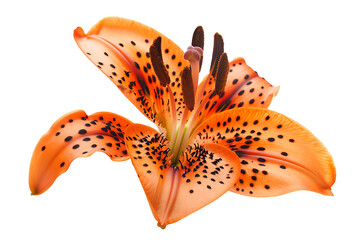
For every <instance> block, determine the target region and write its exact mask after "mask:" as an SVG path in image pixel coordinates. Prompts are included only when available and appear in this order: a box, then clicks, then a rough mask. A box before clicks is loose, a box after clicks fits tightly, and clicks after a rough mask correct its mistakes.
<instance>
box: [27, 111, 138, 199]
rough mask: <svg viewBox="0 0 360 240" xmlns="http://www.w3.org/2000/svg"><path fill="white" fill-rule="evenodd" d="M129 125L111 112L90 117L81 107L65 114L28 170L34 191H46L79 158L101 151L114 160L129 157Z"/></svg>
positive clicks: (39, 147) (42, 141)
mask: <svg viewBox="0 0 360 240" xmlns="http://www.w3.org/2000/svg"><path fill="white" fill-rule="evenodd" d="M130 124H132V122H130V121H129V120H127V119H126V118H123V117H121V116H119V115H116V114H113V113H109V112H98V113H95V114H92V115H90V116H87V115H86V113H85V112H84V111H81V110H78V111H74V112H71V113H68V114H66V115H64V116H62V117H61V118H60V119H58V120H57V121H56V122H55V123H54V124H53V125H52V127H51V128H50V130H49V131H48V132H47V133H46V134H45V135H43V136H42V138H41V139H40V140H39V142H38V144H37V146H36V147H35V150H34V153H33V156H32V159H31V164H30V173H29V185H30V190H31V192H32V194H41V193H43V192H45V191H46V190H47V189H48V188H49V187H50V186H51V185H52V184H53V183H54V181H55V180H56V178H57V177H58V176H60V175H61V174H63V173H64V172H66V171H67V169H68V168H69V166H70V164H71V162H72V161H73V160H74V159H76V158H78V157H88V156H90V155H92V154H93V153H94V152H96V151H101V152H104V153H106V154H107V155H108V156H109V157H110V158H111V159H112V160H113V161H124V160H127V159H129V155H128V153H127V150H126V147H125V144H124V141H123V140H124V135H123V132H124V130H125V129H126V128H127V126H128V125H130Z"/></svg>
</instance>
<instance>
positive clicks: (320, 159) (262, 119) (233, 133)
mask: <svg viewBox="0 0 360 240" xmlns="http://www.w3.org/2000/svg"><path fill="white" fill-rule="evenodd" d="M192 138H193V139H192V140H191V139H190V140H189V141H196V142H198V143H200V144H203V143H208V142H213V143H218V144H221V145H224V146H226V147H228V148H229V149H231V150H232V151H234V152H236V153H237V155H238V156H239V162H241V164H242V166H241V177H240V178H239V179H238V182H237V184H236V186H235V187H234V188H233V189H232V191H234V192H238V193H241V194H245V195H251V196H276V195H281V194H284V193H288V192H292V191H296V190H310V191H314V192H318V193H321V194H325V195H332V193H331V191H330V189H331V186H332V185H333V184H334V182H335V175H336V173H335V167H334V163H333V160H332V157H331V155H330V154H329V152H328V151H327V149H326V148H325V146H324V145H323V144H322V143H321V142H320V141H319V140H318V139H317V138H316V137H315V136H314V135H313V134H312V133H311V132H310V131H308V130H307V129H306V128H304V127H303V126H301V125H300V124H299V123H297V122H295V121H294V120H291V119H289V118H288V117H286V116H284V115H282V114H280V113H276V112H273V111H270V110H267V109H261V108H239V109H233V110H229V111H225V112H222V113H219V114H216V115H214V116H212V117H210V118H209V119H208V120H206V121H205V122H203V123H202V124H201V125H200V126H199V127H198V128H197V129H196V130H195V131H194V133H193V135H192Z"/></svg>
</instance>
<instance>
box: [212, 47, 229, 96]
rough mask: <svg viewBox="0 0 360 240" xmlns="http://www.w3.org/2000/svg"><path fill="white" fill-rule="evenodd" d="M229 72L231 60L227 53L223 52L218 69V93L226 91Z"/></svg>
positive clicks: (216, 83) (216, 81)
mask: <svg viewBox="0 0 360 240" xmlns="http://www.w3.org/2000/svg"><path fill="white" fill-rule="evenodd" d="M228 73H229V61H228V57H227V54H226V53H223V54H222V55H221V57H220V60H219V64H218V68H217V71H216V78H215V92H216V94H217V95H221V94H222V93H223V92H224V89H225V86H226V80H227V76H228Z"/></svg>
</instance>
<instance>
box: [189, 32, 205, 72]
mask: <svg viewBox="0 0 360 240" xmlns="http://www.w3.org/2000/svg"><path fill="white" fill-rule="evenodd" d="M191 45H192V46H194V47H200V48H201V49H203V50H204V29H203V28H202V26H198V27H197V28H196V29H195V31H194V34H193V38H192V42H191ZM202 62H203V56H201V58H200V62H199V64H200V66H199V72H200V71H201V66H202Z"/></svg>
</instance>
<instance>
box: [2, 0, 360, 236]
mask: <svg viewBox="0 0 360 240" xmlns="http://www.w3.org/2000/svg"><path fill="white" fill-rule="evenodd" d="M250 2H251V3H250ZM359 9H360V8H359V7H358V6H357V4H356V1H337V2H335V1H298V3H295V1H291V3H290V1H262V2H259V1H248V2H244V1H236V2H235V1H233V2H230V1H206V2H205V1H204V2H202V3H197V2H196V1H164V2H156V1H150V0H149V1H144V2H139V1H122V0H117V1H105V0H98V1H94V2H92V1H83V2H81V1H75V0H74V1H68V2H66V1H42V2H40V1H34V0H32V1H8V2H7V3H2V4H1V9H0V20H1V21H0V24H1V33H0V34H1V37H0V43H1V44H0V68H1V71H0V81H1V85H0V106H1V118H0V126H1V132H0V137H1V138H0V141H1V144H0V146H1V153H0V189H1V191H0V220H1V223H0V239H39V240H40V239H145V238H146V239H168V240H169V239H228V238H231V239H359V238H360V233H359V216H360V194H359V191H360V177H359V175H360V174H359V173H360V163H359V133H360V131H359V128H360V127H359V117H358V114H357V112H358V111H359V97H358V96H359V95H358V94H359V86H360V84H359V82H360V78H359V69H360V67H359V66H360V61H359V56H360V47H359V44H360V37H359V30H360V28H359V25H360V14H359ZM106 16H121V17H126V18H130V19H133V20H136V21H139V22H142V23H145V24H147V25H149V26H151V27H154V28H155V29H157V30H159V31H160V32H162V33H164V34H165V35H167V36H168V37H169V38H171V39H172V40H174V41H175V42H176V43H177V44H178V45H179V46H180V47H181V48H183V49H185V48H186V47H187V46H188V45H189V44H190V41H191V37H192V32H193V30H194V29H195V27H196V26H198V25H202V26H203V27H204V30H205V34H206V39H205V55H204V57H205V62H204V68H203V69H205V70H207V69H208V68H209V62H210V59H211V50H212V38H213V34H214V33H215V32H219V33H221V34H222V36H223V37H224V40H225V51H226V52H227V53H228V56H229V58H230V59H232V58H235V57H237V56H242V57H244V58H245V60H246V61H247V63H248V64H249V65H250V66H251V67H252V68H253V69H255V70H256V71H258V73H259V74H260V75H261V76H263V77H265V78H266V79H267V80H268V81H269V82H271V83H272V84H274V85H280V86H281V89H280V92H279V94H278V96H277V97H276V98H275V99H274V101H273V103H272V105H271V106H270V109H272V110H276V111H278V112H281V113H283V114H285V115H287V116H289V117H291V118H293V119H295V120H297V121H298V122H300V123H301V124H303V125H304V126H306V127H307V128H308V129H310V130H311V131H312V132H313V133H314V134H315V135H316V136H317V137H318V138H319V139H320V140H322V141H323V143H324V144H325V145H326V146H327V148H328V149H329V151H330V153H331V154H332V155H333V158H334V161H335V166H336V167H337V181H336V183H335V185H334V186H333V193H334V194H335V196H334V197H326V196H322V195H319V194H316V193H312V192H304V191H301V192H295V193H291V194H287V195H284V196H280V197H274V198H250V197H245V196H241V195H237V194H234V193H231V192H229V193H226V194H225V195H224V196H223V197H221V198H220V199H218V200H217V201H215V202H214V203H212V204H210V205H208V206H207V207H205V208H203V209H201V210H200V211H198V212H196V213H194V214H192V215H190V216H188V217H186V218H185V219H183V220H181V221H180V222H178V223H175V224H172V225H169V226H168V227H167V228H166V230H161V229H160V228H158V227H157V226H156V221H155V219H154V218H153V216H152V214H151V211H150V208H149V206H148V203H147V201H146V198H145V195H144V193H143V191H142V188H141V185H140V183H139V181H138V179H137V176H136V174H135V171H134V169H133V168H132V165H131V162H130V161H127V162H123V163H115V162H112V161H111V160H109V159H108V158H107V156H106V155H104V154H101V153H96V154H94V155H93V156H92V157H90V158H81V159H77V160H75V161H74V162H73V164H72V166H71V167H70V169H69V171H68V172H66V173H65V174H64V175H62V176H60V177H59V178H58V179H57V181H56V182H55V184H54V185H53V186H52V187H51V188H50V189H49V190H48V191H47V192H46V193H44V194H43V195H40V196H30V190H29V188H28V182H27V181H28V167H29V163H30V159H31V155H32V151H33V149H34V147H35V145H36V143H37V141H38V139H39V138H40V137H41V136H42V135H43V134H44V133H45V132H46V131H47V130H48V129H49V127H50V126H51V124H52V123H53V122H54V121H55V120H56V119H57V118H59V117H60V116H62V115H63V114H64V113H67V112H69V111H72V110H75V109H83V110H85V111H86V112H87V113H88V114H91V113H94V112H97V111H111V112H115V113H117V114H120V115H123V116H125V117H127V118H129V119H130V120H132V121H134V122H138V123H143V124H148V125H149V124H150V122H149V121H148V120H147V119H145V117H143V116H142V115H141V114H140V113H139V112H137V110H136V108H135V107H133V106H132V105H131V104H129V103H128V101H127V100H126V98H125V97H124V96H122V94H121V93H120V91H119V90H118V89H117V88H116V87H115V86H113V84H112V83H111V82H110V81H109V80H108V79H107V78H106V77H105V76H104V75H103V74H102V73H101V72H100V71H99V70H97V69H96V67H94V66H93V64H92V63H91V62H90V61H88V60H87V59H86V58H85V56H84V55H83V54H82V53H81V51H80V50H79V49H78V47H77V46H76V44H75V41H74V40H73V38H72V31H73V30H74V29H75V28H76V27H77V26H81V27H83V28H84V30H85V31H87V30H88V29H90V27H91V26H93V25H94V24H95V23H96V22H97V21H98V20H100V19H101V18H103V17H106ZM205 72H206V71H204V72H203V73H202V74H203V75H204V74H205ZM151 126H152V125H151Z"/></svg>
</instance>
